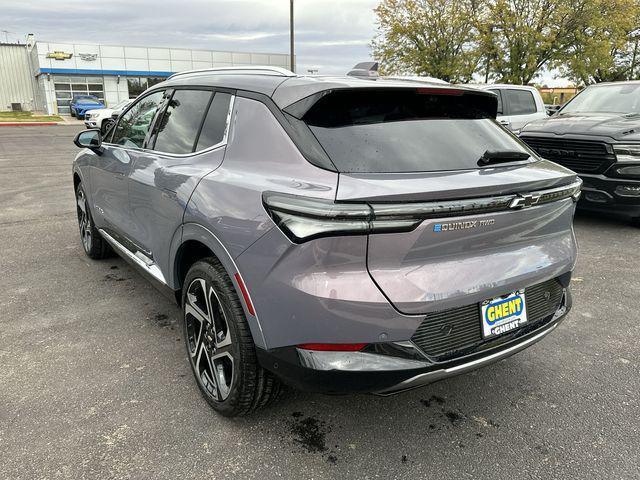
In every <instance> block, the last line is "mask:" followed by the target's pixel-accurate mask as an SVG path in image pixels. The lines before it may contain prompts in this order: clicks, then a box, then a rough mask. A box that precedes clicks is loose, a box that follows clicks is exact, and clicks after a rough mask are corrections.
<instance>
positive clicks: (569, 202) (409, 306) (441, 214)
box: [303, 89, 576, 314]
mask: <svg viewBox="0 0 640 480" xmlns="http://www.w3.org/2000/svg"><path fill="white" fill-rule="evenodd" d="M476 95H477V94H472V93H459V92H452V91H450V90H443V91H442V92H440V91H438V90H437V89H428V90H423V89H418V90H417V91H416V92H415V93H407V92H400V93H398V92H389V91H387V92H375V91H373V90H367V91H365V92H357V93H356V92H348V93H341V94H336V93H333V94H329V95H325V96H324V97H323V98H322V99H321V100H319V101H318V102H317V103H316V104H315V105H314V107H312V108H311V109H310V110H309V112H307V113H306V114H305V116H304V118H303V120H305V121H306V123H307V125H308V126H309V128H310V130H311V131H312V132H313V134H314V135H315V137H316V138H317V139H318V141H319V142H320V144H321V145H322V146H323V148H324V150H325V151H326V152H327V153H328V155H329V157H330V158H331V160H332V161H333V163H334V164H335V165H336V167H337V168H338V170H339V171H340V178H339V184H338V191H337V197H336V200H337V202H341V203H344V202H348V203H353V202H357V203H367V204H368V205H369V206H370V208H371V209H372V216H373V220H372V221H371V223H370V225H371V227H370V234H369V242H368V251H367V266H368V269H369V273H370V274H371V277H372V278H373V280H374V281H375V282H376V284H377V285H378V286H379V287H380V289H381V290H382V292H383V293H384V294H385V295H386V296H387V298H388V299H389V300H390V301H391V302H392V303H393V304H394V305H395V306H396V308H397V309H398V310H400V311H401V312H403V313H407V314H423V313H427V312H433V311H440V310H444V309H447V308H450V307H454V306H460V305H461V304H471V303H473V302H480V301H482V300H485V299H488V298H491V297H493V296H498V295H504V294H506V293H509V292H512V291H515V290H517V289H520V288H525V287H528V286H530V285H533V284H536V283H539V282H542V281H545V280H549V279H552V278H554V277H557V276H559V275H561V274H563V273H565V272H567V271H569V270H571V269H572V268H573V264H574V262H575V251H576V245H575V239H574V235H573V227H572V218H573V213H574V209H575V202H574V200H573V198H571V195H570V194H571V193H574V190H572V189H570V188H568V189H566V192H565V194H562V195H560V194H557V191H558V190H557V189H560V190H559V191H562V192H564V191H565V186H567V185H569V184H572V183H574V182H576V176H575V174H574V173H573V172H571V171H570V170H567V169H564V168H563V167H560V166H558V165H556V164H553V163H551V162H547V161H544V160H539V159H538V158H537V157H535V155H534V154H533V153H532V152H531V151H530V150H528V149H527V147H526V146H524V144H522V143H521V142H520V141H519V140H518V139H517V138H516V137H514V136H512V135H509V134H508V133H506V132H504V130H503V129H502V128H500V127H499V126H498V125H497V124H496V122H495V120H494V119H493V118H491V116H492V115H491V109H490V108H489V107H488V106H487V105H486V104H485V103H484V102H485V99H482V98H481V97H476ZM493 101H495V100H493ZM493 114H495V106H494V110H493ZM488 152H503V153H504V152H513V153H520V155H515V157H520V158H519V160H517V161H511V162H507V163H499V164H496V165H487V166H484V165H483V164H482V162H479V159H480V158H481V157H484V156H485V155H486V154H487V153H488ZM522 154H524V158H526V156H527V154H529V155H530V158H528V159H526V160H523V159H522V156H523V155H522ZM553 192H556V193H553ZM567 192H568V193H567ZM556 200H557V201H556ZM407 225H408V227H407Z"/></svg>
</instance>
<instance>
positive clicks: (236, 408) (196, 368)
mask: <svg viewBox="0 0 640 480" xmlns="http://www.w3.org/2000/svg"><path fill="white" fill-rule="evenodd" d="M207 293H208V295H207ZM207 297H208V298H207ZM182 312H183V318H184V322H183V326H184V332H183V333H184V338H185V345H186V348H187V356H188V358H189V364H190V365H191V370H192V371H193V374H194V376H195V379H196V382H197V384H198V387H199V388H200V392H201V393H202V395H203V396H204V398H205V400H206V401H207V402H208V403H209V405H211V407H212V408H213V409H214V410H215V411H216V412H218V413H220V414H222V415H224V416H226V417H237V416H243V415H247V414H248V413H251V412H253V411H255V410H258V409H260V408H263V407H265V406H267V405H268V404H270V403H272V402H273V401H274V400H276V399H277V398H278V396H279V394H280V391H281V384H280V382H279V381H278V380H277V379H276V378H275V377H274V376H273V374H271V373H270V372H268V371H267V370H265V369H263V368H262V367H261V366H260V365H259V364H258V360H257V357H256V349H255V344H254V342H253V338H252V336H251V331H250V330H249V324H248V323H247V320H246V318H245V315H244V310H243V309H242V304H241V303H240V300H239V298H238V295H237V294H236V291H235V288H234V287H233V283H232V282H231V279H230V278H229V276H228V275H227V273H226V271H225V269H224V267H223V266H222V264H221V263H220V262H219V261H218V260H217V259H216V258H213V257H209V258H205V259H203V260H200V261H198V262H196V263H195V264H194V265H193V266H192V267H191V268H190V269H189V272H188V273H187V277H186V279H185V282H184V288H183V291H182ZM214 371H215V375H214V374H213V373H212V372H214Z"/></svg>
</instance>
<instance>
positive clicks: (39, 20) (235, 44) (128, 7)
mask: <svg viewBox="0 0 640 480" xmlns="http://www.w3.org/2000/svg"><path fill="white" fill-rule="evenodd" d="M378 1H379V0H295V2H296V16H295V24H296V58H297V61H298V68H297V71H298V72H299V73H306V71H307V69H309V68H314V69H318V70H319V73H321V74H344V73H346V72H347V71H348V70H349V69H350V68H351V67H352V66H353V65H354V64H356V63H358V62H362V61H366V60H369V59H370V50H369V43H370V42H371V39H372V38H373V37H374V35H375V28H376V27H375V15H374V14H373V8H374V7H375V6H376V5H377V4H378ZM0 3H1V4H2V5H1V7H0V30H6V31H9V32H10V33H8V34H5V33H4V32H1V31H0V39H2V41H4V40H5V35H6V36H8V39H9V41H15V40H16V39H20V40H21V41H22V42H24V38H25V35H26V34H27V33H34V34H35V35H36V39H40V40H50V41H59V42H70V43H82V42H86V43H103V44H115V45H123V44H124V45H141V46H165V47H182V48H201V49H211V50H238V51H251V52H269V53H288V52H289V1H288V0H183V1H174V0H170V1H169V0H167V1H163V0H155V1H154V0H108V1H91V0H0ZM544 77H545V78H544V80H545V81H547V82H548V83H554V84H555V83H558V82H557V81H553V80H552V79H551V76H550V75H545V76H544ZM559 83H564V81H562V82H559Z"/></svg>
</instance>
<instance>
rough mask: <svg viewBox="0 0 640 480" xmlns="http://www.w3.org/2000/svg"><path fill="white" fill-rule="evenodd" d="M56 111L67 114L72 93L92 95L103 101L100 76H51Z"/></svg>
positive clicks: (102, 86) (102, 85) (102, 87)
mask: <svg viewBox="0 0 640 480" xmlns="http://www.w3.org/2000/svg"><path fill="white" fill-rule="evenodd" d="M53 82H54V87H55V91H56V104H57V105H58V113H62V114H67V115H68V114H69V113H70V109H69V103H71V99H72V98H73V96H74V95H94V96H96V97H98V98H99V99H100V101H101V102H103V103H104V84H103V81H102V77H58V76H55V77H54V78H53Z"/></svg>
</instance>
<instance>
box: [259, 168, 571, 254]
mask: <svg viewBox="0 0 640 480" xmlns="http://www.w3.org/2000/svg"><path fill="white" fill-rule="evenodd" d="M581 184H582V181H581V180H579V179H578V180H576V181H575V182H573V183H571V184H569V185H564V186H562V187H555V188H550V189H546V190H539V191H535V192H530V193H528V194H525V195H523V194H520V193H518V194H511V195H500V196H496V197H483V198H468V199H461V200H446V201H435V202H433V201H432V202H415V203H371V204H368V203H335V202H333V201H332V200H325V199H322V198H311V197H299V196H297V195H289V194H284V193H274V192H265V193H263V195H262V201H263V203H264V206H265V208H266V210H267V212H269V215H270V216H271V218H272V219H273V221H274V222H275V223H276V225H278V227H280V229H281V230H282V231H283V232H284V233H285V235H287V237H289V239H290V240H291V241H292V242H294V243H303V242H306V241H308V240H311V239H314V238H319V237H330V236H338V235H366V234H369V233H391V232H410V231H411V230H413V229H415V228H416V227H417V226H418V225H420V223H421V222H422V221H423V220H425V219H429V218H443V217H453V216H464V215H478V214H483V213H492V212H499V211H505V210H510V209H516V208H525V207H531V206H535V205H540V204H543V203H549V202H554V201H558V200H563V199H567V198H573V200H574V201H577V200H578V197H579V196H580V186H581ZM516 200H517V201H516Z"/></svg>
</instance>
